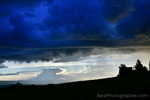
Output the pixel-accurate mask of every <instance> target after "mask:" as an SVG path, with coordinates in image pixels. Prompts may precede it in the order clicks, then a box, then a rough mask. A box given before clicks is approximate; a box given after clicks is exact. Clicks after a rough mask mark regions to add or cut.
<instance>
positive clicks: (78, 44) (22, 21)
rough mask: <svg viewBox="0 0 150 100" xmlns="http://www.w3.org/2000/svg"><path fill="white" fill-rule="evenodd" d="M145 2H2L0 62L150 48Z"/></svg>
mask: <svg viewBox="0 0 150 100" xmlns="http://www.w3.org/2000/svg"><path fill="white" fill-rule="evenodd" d="M149 4H150V1H149V0H94V1H92V0H82V1H81V0H80V1H79V0H55V1H53V2H52V0H44V1H43V0H30V1H27V0H2V1H0V22H1V23H0V60H2V61H6V60H10V61H18V62H23V61H26V62H31V61H39V60H41V61H50V60H53V59H54V58H63V57H62V56H63V55H66V56H70V55H73V54H74V53H77V52H82V53H81V56H84V53H85V54H88V53H89V54H90V52H91V47H94V46H100V47H121V46H125V45H126V46H128V45H130V46H137V45H140V46H142V45H143V46H144V45H149V42H150V41H149V33H150V19H149V18H150V13H149V12H150V7H149ZM39 5H42V6H43V8H42V9H41V10H42V11H40V9H39V8H38V7H39ZM36 10H37V11H36ZM133 10H134V11H133ZM42 12H45V13H44V14H42ZM40 15H41V16H40ZM41 17H42V18H41ZM39 20H40V21H39ZM111 22H112V23H115V26H114V27H111V25H110V23H111ZM110 27H111V28H110ZM116 34H117V35H119V36H120V37H121V39H123V40H121V39H118V37H117V35H116ZM145 39H146V40H145ZM88 47H90V48H88ZM69 48H70V49H69ZM83 48H84V49H83ZM76 59H77V58H76V57H74V58H72V59H71V60H76ZM67 60H69V59H60V60H57V61H58V62H59V61H67ZM57 61H56V62H57Z"/></svg>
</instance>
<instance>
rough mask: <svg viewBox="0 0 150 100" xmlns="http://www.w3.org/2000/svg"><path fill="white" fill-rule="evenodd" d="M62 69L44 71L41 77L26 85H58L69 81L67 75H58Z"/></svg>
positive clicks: (29, 81) (38, 76) (31, 80)
mask: <svg viewBox="0 0 150 100" xmlns="http://www.w3.org/2000/svg"><path fill="white" fill-rule="evenodd" d="M61 71H62V70H61V69H44V70H43V71H42V72H41V73H40V74H39V75H37V76H36V77H35V78H33V79H30V80H28V81H27V82H25V83H28V84H29V83H30V84H31V83H33V84H52V83H55V84H58V83H63V82H66V81H69V80H68V79H67V78H68V77H67V76H65V75H57V73H60V72H61Z"/></svg>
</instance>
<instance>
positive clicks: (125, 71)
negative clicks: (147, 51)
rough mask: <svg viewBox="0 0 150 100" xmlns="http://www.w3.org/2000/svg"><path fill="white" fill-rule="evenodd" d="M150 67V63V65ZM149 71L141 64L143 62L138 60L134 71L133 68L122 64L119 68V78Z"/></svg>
mask: <svg viewBox="0 0 150 100" xmlns="http://www.w3.org/2000/svg"><path fill="white" fill-rule="evenodd" d="M149 67H150V63H149ZM147 72H148V69H147V67H145V66H143V65H142V64H141V61H140V60H139V59H138V60H137V63H136V65H135V66H134V70H133V68H132V67H126V65H125V64H121V65H120V67H119V74H118V76H126V75H131V74H141V73H147Z"/></svg>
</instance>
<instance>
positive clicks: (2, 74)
mask: <svg viewBox="0 0 150 100" xmlns="http://www.w3.org/2000/svg"><path fill="white" fill-rule="evenodd" d="M33 72H36V71H20V72H16V73H0V76H11V75H19V74H23V73H25V74H27V73H33Z"/></svg>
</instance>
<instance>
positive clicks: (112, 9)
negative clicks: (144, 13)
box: [103, 0, 134, 22]
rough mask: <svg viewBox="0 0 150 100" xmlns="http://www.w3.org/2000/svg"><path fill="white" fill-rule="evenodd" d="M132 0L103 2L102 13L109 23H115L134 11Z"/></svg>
mask: <svg viewBox="0 0 150 100" xmlns="http://www.w3.org/2000/svg"><path fill="white" fill-rule="evenodd" d="M133 1H134V0H103V13H104V16H105V18H106V19H107V20H108V21H110V22H117V21H119V20H121V19H122V18H124V17H126V16H128V15H129V13H130V12H132V11H134V5H133Z"/></svg>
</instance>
